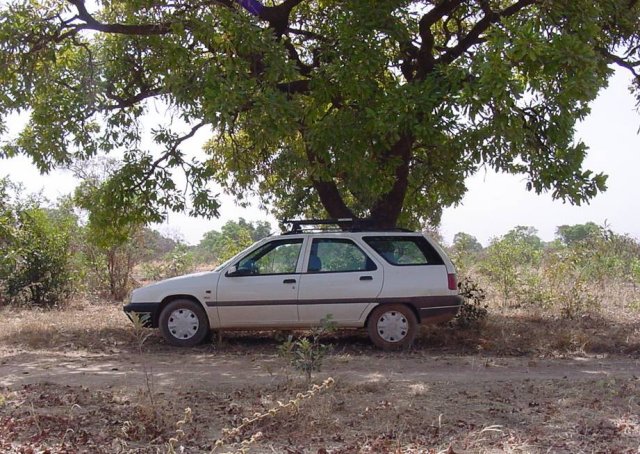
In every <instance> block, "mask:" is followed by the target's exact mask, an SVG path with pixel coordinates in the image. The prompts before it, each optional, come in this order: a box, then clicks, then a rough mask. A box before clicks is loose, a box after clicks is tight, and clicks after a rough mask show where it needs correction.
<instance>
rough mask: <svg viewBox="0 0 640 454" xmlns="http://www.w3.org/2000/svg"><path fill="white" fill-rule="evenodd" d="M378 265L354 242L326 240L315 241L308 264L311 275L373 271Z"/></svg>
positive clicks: (334, 239)
mask: <svg viewBox="0 0 640 454" xmlns="http://www.w3.org/2000/svg"><path fill="white" fill-rule="evenodd" d="M375 269H376V265H375V264H374V263H373V262H372V261H371V259H370V258H369V257H367V255H366V254H365V253H364V252H363V251H362V249H360V248H359V247H358V246H357V245H356V244H355V243H354V242H353V241H351V240H344V239H336V238H326V239H315V240H313V243H312V244H311V255H310V256H309V263H308V264H307V271H308V272H310V273H336V272H347V271H372V270H375Z"/></svg>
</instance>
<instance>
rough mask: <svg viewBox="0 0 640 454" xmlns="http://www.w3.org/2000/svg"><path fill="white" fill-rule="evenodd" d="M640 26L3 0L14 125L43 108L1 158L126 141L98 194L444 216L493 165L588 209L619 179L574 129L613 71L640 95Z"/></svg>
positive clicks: (521, 15) (340, 5)
mask: <svg viewBox="0 0 640 454" xmlns="http://www.w3.org/2000/svg"><path fill="white" fill-rule="evenodd" d="M639 30H640V6H639V2H638V1H637V0H599V1H592V0H589V1H588V0H557V1H543V0H508V1H507V0H433V1H407V0H405V1H399V0H377V1H375V2H372V1H365V0H346V1H335V0H283V1H274V2H266V4H265V5H262V4H261V3H259V2H258V1H256V0H239V1H233V0H205V1H193V0H177V1H173V0H172V1H167V0H154V1H149V0H111V1H98V2H88V3H86V2H85V1H84V0H39V1H35V0H8V1H6V2H3V3H2V6H0V50H1V52H0V119H1V121H0V133H2V132H3V131H4V132H6V130H7V118H9V117H8V116H9V115H10V114H12V113H15V112H26V113H28V116H29V120H28V123H27V124H26V126H25V127H24V129H23V130H22V131H21V132H20V134H19V135H18V137H17V138H15V140H11V141H8V142H6V143H5V144H4V145H3V147H2V151H1V152H0V154H1V155H2V156H4V157H10V156H15V155H18V154H23V155H27V156H30V157H31V158H32V159H33V161H34V163H35V164H36V165H37V166H38V167H39V168H40V170H41V171H43V172H47V171H48V170H50V169H51V168H53V167H55V166H59V165H68V164H69V163H71V162H75V161H82V160H85V159H88V158H91V157H92V156H94V155H96V154H100V153H116V154H117V155H118V156H121V157H122V159H123V161H124V165H123V166H122V167H121V168H120V169H119V170H118V171H117V172H115V173H114V174H113V175H112V178H111V180H110V181H109V183H108V184H106V188H105V189H104V193H103V194H104V197H103V200H105V201H106V202H108V203H109V204H112V205H113V206H118V205H120V206H126V205H129V206H134V207H135V208H136V209H137V210H138V211H139V213H137V215H138V216H142V217H143V218H146V219H147V218H148V219H152V220H159V219H160V218H161V217H162V215H163V213H164V212H165V211H166V209H167V208H169V209H174V210H183V209H185V208H189V210H190V212H191V213H192V214H194V215H207V216H212V215H216V214H217V209H218V206H219V202H218V199H217V198H216V196H215V194H214V193H213V192H212V189H211V185H210V183H211V182H212V181H215V182H217V183H219V184H221V185H222V187H223V188H224V190H226V191H228V192H230V193H232V194H234V195H236V196H237V198H238V199H239V200H240V201H241V202H244V201H246V200H247V198H248V197H249V196H251V195H258V196H259V197H260V200H261V203H263V204H265V205H267V206H270V207H272V208H273V209H274V211H275V212H276V214H277V215H280V216H286V217H292V216H295V215H300V214H320V213H322V212H323V211H325V212H326V213H328V214H329V215H330V216H333V217H351V216H358V217H369V218H371V219H372V220H373V222H374V223H375V224H377V225H379V226H383V227H389V226H394V225H396V224H398V223H401V224H404V225H407V226H410V225H414V226H415V225H416V224H418V223H420V222H425V221H431V222H432V223H437V222H438V220H439V217H440V213H441V211H442V208H443V207H446V206H449V205H452V204H455V203H456V202H459V201H460V200H461V198H462V196H463V195H464V193H465V190H466V188H465V178H466V177H468V176H469V175H472V174H473V173H474V172H476V171H478V170H479V169H481V168H482V167H490V168H493V169H495V170H497V171H502V172H509V173H515V174H521V175H523V176H524V179H525V181H526V183H525V184H526V188H527V189H528V190H533V191H535V192H537V193H540V192H543V191H550V192H551V194H552V196H553V197H554V198H557V199H562V200H565V201H569V202H572V203H577V204H579V203H582V202H584V201H587V200H589V199H590V198H592V197H593V196H594V195H595V194H596V193H597V192H598V191H601V190H603V189H605V183H606V177H605V176H604V175H602V174H594V173H593V172H591V171H589V170H586V169H584V168H583V160H584V157H585V154H586V151H587V147H586V146H585V144H584V143H582V142H580V141H579V140H576V138H575V137H574V126H575V124H576V122H577V121H579V120H581V119H583V118H584V117H585V116H586V115H587V114H588V113H589V103H590V101H592V100H593V99H594V98H595V97H596V95H597V94H598V92H599V91H600V90H602V89H603V88H604V87H606V85H607V79H608V77H609V76H610V75H611V73H612V71H613V67H614V66H616V65H617V66H620V67H623V68H625V69H626V70H628V71H630V72H631V73H632V75H633V77H634V83H633V86H632V90H633V91H634V93H635V96H636V97H637V98H638V100H639V102H640V77H639V73H638V70H639V68H640V32H639ZM158 109H160V110H165V109H166V112H165V114H164V116H163V117H162V118H161V119H158V118H154V117H152V116H151V115H149V113H150V112H154V111H155V110H158ZM156 117H157V116H156ZM151 122H155V123H156V124H150V123H151ZM199 131H206V132H208V133H209V134H210V135H211V137H210V140H209V141H208V143H207V145H206V150H205V151H206V154H205V155H204V157H202V158H201V159H199V160H196V158H195V157H194V154H193V153H190V152H189V150H188V139H190V138H191V137H193V136H194V135H195V134H196V133H198V132H199ZM149 135H150V137H151V138H152V139H153V143H151V144H149V140H148V138H149ZM176 170H182V171H184V172H185V173H186V181H187V187H186V188H185V187H180V186H179V185H178V184H177V183H176V180H175V179H174V175H173V173H174V172H175V171H176Z"/></svg>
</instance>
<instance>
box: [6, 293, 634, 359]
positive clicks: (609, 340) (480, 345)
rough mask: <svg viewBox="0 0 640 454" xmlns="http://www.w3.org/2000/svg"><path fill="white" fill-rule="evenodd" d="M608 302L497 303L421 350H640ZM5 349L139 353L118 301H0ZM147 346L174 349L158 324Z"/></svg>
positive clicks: (360, 342) (352, 339)
mask: <svg viewBox="0 0 640 454" xmlns="http://www.w3.org/2000/svg"><path fill="white" fill-rule="evenodd" d="M616 306H617V307H614V306H613V305H603V306H602V307H601V308H600V310H598V311H594V312H591V313H587V314H585V315H583V316H581V317H578V318H576V319H573V320H571V319H566V318H562V317H560V316H558V315H554V314H549V315H547V314H543V313H541V312H540V311H532V310H526V309H522V308H520V309H496V308H494V309H491V310H490V315H489V318H488V320H487V321H486V322H485V323H484V324H483V325H482V326H481V327H479V328H477V329H458V328H451V327H448V326H433V325H429V326H424V327H422V334H421V336H419V337H418V339H417V341H416V344H415V347H414V350H417V351H425V352H429V351H438V352H447V353H464V354H469V353H476V352H482V353H484V354H495V355H508V356H522V355H529V356H531V355H532V356H542V357H548V356H562V355H566V354H571V355H575V354H603V353H607V354H637V353H640V308H635V306H633V305H622V304H617V305H616ZM0 323H2V326H3V330H2V331H0V351H2V350H5V351H6V350H8V349H9V350H27V351H29V350H54V351H63V352H67V351H88V352H95V353H114V352H123V351H124V352H127V351H131V352H135V351H137V340H136V333H135V332H134V329H133V326H132V324H131V322H130V321H129V320H128V319H127V317H126V316H125V315H124V313H123V312H122V307H121V306H120V305H119V304H112V303H102V304H89V303H83V302H76V303H74V304H72V305H70V306H69V307H68V308H66V309H54V310H34V309H22V308H19V309H14V308H8V307H0ZM151 333H152V335H151V337H150V338H149V339H148V340H147V342H146V344H145V348H146V349H147V350H150V351H172V349H171V347H169V346H166V345H165V344H164V341H163V340H162V339H161V338H160V336H159V334H158V333H157V330H153V331H151ZM277 339H279V337H278V335H277V333H276V335H274V334H273V333H270V332H264V333H258V332H235V333H233V332H232V333H225V335H224V337H223V341H222V343H216V344H215V345H210V346H209V347H207V348H210V349H212V348H215V349H216V350H218V351H224V352H226V353H231V354H246V353H247V352H248V351H249V352H255V351H256V350H258V351H260V352H262V353H266V354H273V353H274V352H275V349H276V348H277V346H278V344H279V342H278V340H277ZM329 341H330V342H332V343H333V344H334V352H336V353H338V354H342V355H348V354H357V355H360V354H370V353H371V352H375V351H376V350H375V349H374V348H373V347H372V345H371V343H370V342H369V340H368V339H367V337H366V334H365V333H364V331H362V330H345V331H339V332H337V333H336V334H335V335H333V336H332V337H331V338H330V339H329Z"/></svg>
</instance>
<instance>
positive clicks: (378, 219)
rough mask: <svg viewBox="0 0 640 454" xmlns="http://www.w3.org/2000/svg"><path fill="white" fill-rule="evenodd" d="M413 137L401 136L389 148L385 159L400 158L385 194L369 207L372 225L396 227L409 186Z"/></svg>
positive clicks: (382, 227)
mask: <svg viewBox="0 0 640 454" xmlns="http://www.w3.org/2000/svg"><path fill="white" fill-rule="evenodd" d="M412 146H413V139H412V138H411V137H410V136H403V137H401V138H400V140H398V141H397V142H396V143H395V144H394V145H393V147H392V148H391V149H390V150H389V153H388V156H387V157H386V159H398V158H399V159H400V164H399V165H398V167H396V170H395V181H394V183H393V186H392V187H391V189H390V190H389V192H387V193H386V194H382V195H381V196H380V197H379V198H378V200H377V201H376V203H375V204H374V205H373V207H372V208H371V214H370V218H371V223H372V225H373V226H374V227H377V228H381V229H391V228H394V227H396V224H397V223H398V218H399V217H400V213H401V212H402V206H403V205H404V197H405V195H406V194H407V188H408V186H409V163H410V161H411V148H412Z"/></svg>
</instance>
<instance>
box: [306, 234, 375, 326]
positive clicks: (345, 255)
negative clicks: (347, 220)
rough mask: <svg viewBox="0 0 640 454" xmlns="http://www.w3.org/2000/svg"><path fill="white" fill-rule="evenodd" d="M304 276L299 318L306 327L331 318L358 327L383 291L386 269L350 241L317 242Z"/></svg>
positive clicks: (310, 249)
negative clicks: (367, 310)
mask: <svg viewBox="0 0 640 454" xmlns="http://www.w3.org/2000/svg"><path fill="white" fill-rule="evenodd" d="M305 262H306V263H305V265H304V267H303V269H304V271H305V272H304V273H303V274H302V275H301V276H300V290H299V292H298V315H299V317H300V322H301V323H302V324H305V325H309V324H317V323H319V322H320V320H321V319H322V318H324V317H326V316H327V315H329V314H331V315H332V319H333V320H334V321H336V322H337V323H338V325H343V326H349V325H351V326H357V325H358V324H359V321H361V319H362V317H363V313H364V311H365V309H366V308H367V306H369V305H370V304H373V303H374V302H375V299H376V297H377V296H378V294H379V293H380V291H381V290H382V279H383V271H382V267H381V266H380V265H379V264H377V263H376V262H375V261H374V260H372V259H371V258H370V257H369V255H368V254H366V253H365V252H364V251H363V249H362V248H361V247H359V246H358V245H357V244H356V243H355V242H354V241H352V240H351V239H348V238H326V237H317V238H314V239H313V240H312V242H311V244H310V247H309V253H308V254H307V258H306V260H305Z"/></svg>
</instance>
